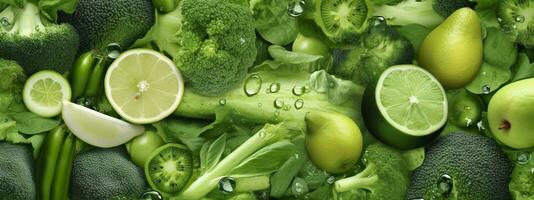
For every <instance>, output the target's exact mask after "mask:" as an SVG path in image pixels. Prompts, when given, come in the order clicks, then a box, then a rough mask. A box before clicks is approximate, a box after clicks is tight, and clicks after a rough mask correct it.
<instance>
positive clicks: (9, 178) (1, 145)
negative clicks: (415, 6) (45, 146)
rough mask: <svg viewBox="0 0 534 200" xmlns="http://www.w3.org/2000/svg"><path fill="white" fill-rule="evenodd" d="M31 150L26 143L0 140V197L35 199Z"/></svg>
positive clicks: (14, 199) (12, 199)
mask: <svg viewBox="0 0 534 200" xmlns="http://www.w3.org/2000/svg"><path fill="white" fill-rule="evenodd" d="M32 152H33V151H32V149H31V148H30V147H29V146H27V145H20V144H11V143H9V142H0V199H10V200H26V199H35V193H36V192H35V182H34V174H33V173H34V161H33V154H32Z"/></svg>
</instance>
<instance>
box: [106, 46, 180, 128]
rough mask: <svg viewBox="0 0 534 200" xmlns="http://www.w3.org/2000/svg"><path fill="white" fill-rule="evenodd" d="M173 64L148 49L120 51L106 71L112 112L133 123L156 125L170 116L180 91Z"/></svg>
mask: <svg viewBox="0 0 534 200" xmlns="http://www.w3.org/2000/svg"><path fill="white" fill-rule="evenodd" d="M182 80H183V79H182V75H181V73H180V72H179V71H178V69H177V68H176V66H175V64H174V62H172V60H170V59H169V58H167V57H166V56H164V55H163V54H160V53H158V52H155V51H152V50H145V49H135V50H130V51H127V52H124V53H123V54H121V55H120V56H119V57H118V58H117V59H116V60H115V62H113V63H112V64H111V66H110V68H109V69H108V71H107V73H106V77H105V88H106V96H107V97H108V99H109V100H110V103H111V105H112V107H113V108H114V109H115V111H116V112H117V113H118V114H119V115H120V116H121V117H122V118H124V119H126V120H127V121H130V122H132V123H136V124H147V123H153V122H157V121H159V120H161V119H163V118H165V117H167V116H169V115H170V114H172V113H173V112H174V111H175V110H176V108H177V107H178V105H179V104H180V100H181V97H182V95H183V91H184V84H183V81H182Z"/></svg>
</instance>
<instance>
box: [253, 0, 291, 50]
mask: <svg viewBox="0 0 534 200" xmlns="http://www.w3.org/2000/svg"><path fill="white" fill-rule="evenodd" d="M289 2H290V1H289V0H252V1H250V8H251V10H252V13H253V16H254V21H255V26H256V30H257V31H258V33H259V34H260V35H261V37H263V38H264V39H265V40H267V41H269V42H270V43H272V44H276V45H281V46H284V45H287V44H289V43H291V42H293V41H294V40H295V38H297V34H298V30H297V19H296V18H295V17H292V16H290V15H289V14H287V5H288V4H289Z"/></svg>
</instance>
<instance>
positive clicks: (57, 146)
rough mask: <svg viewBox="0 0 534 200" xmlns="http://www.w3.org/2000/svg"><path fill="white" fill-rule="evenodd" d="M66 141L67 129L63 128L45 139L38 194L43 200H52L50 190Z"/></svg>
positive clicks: (54, 131)
mask: <svg viewBox="0 0 534 200" xmlns="http://www.w3.org/2000/svg"><path fill="white" fill-rule="evenodd" d="M64 139H65V128H64V127H63V126H58V127H57V128H55V129H54V130H52V131H51V132H49V133H48V134H47V135H46V137H45V140H44V146H43V148H41V152H40V153H41V155H40V158H39V159H40V160H41V162H40V164H41V166H38V170H40V171H41V172H40V173H38V174H39V175H40V177H39V178H38V180H39V182H38V188H37V194H38V196H39V199H41V200H49V199H50V188H51V185H52V181H53V179H54V172H55V168H56V163H57V158H58V156H59V153H60V151H61V148H62V146H63V141H64Z"/></svg>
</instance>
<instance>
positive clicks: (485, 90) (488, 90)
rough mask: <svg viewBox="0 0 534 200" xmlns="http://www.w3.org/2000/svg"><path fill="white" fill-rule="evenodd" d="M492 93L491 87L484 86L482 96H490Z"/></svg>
mask: <svg viewBox="0 0 534 200" xmlns="http://www.w3.org/2000/svg"><path fill="white" fill-rule="evenodd" d="M490 92H491V87H490V86H489V85H483V86H482V94H489V93H490Z"/></svg>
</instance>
